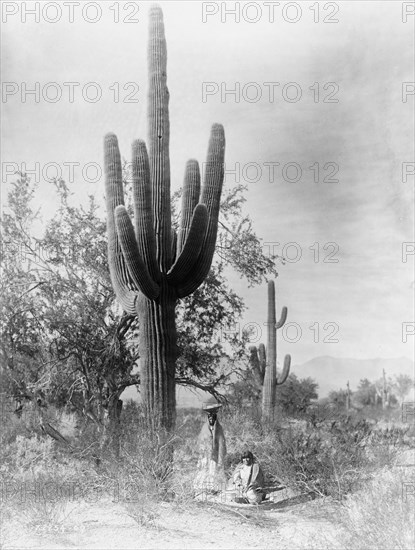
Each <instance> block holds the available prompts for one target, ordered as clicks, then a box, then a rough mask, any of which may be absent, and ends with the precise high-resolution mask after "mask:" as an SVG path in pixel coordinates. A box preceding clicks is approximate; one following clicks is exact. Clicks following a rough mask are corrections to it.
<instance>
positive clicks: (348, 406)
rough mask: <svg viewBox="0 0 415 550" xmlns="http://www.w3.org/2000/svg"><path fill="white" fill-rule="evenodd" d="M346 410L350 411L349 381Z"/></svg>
mask: <svg viewBox="0 0 415 550" xmlns="http://www.w3.org/2000/svg"><path fill="white" fill-rule="evenodd" d="M346 411H347V412H349V411H350V384H349V381H347V390H346Z"/></svg>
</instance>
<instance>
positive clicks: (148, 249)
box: [132, 140, 160, 282]
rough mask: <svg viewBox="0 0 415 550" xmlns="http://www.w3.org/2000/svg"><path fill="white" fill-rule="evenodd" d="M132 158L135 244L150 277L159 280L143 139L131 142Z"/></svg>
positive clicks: (148, 169) (148, 173)
mask: <svg viewBox="0 0 415 550" xmlns="http://www.w3.org/2000/svg"><path fill="white" fill-rule="evenodd" d="M132 159H133V161H132V164H133V166H132V183H133V198H134V220H135V233H136V238H137V246H138V250H139V252H140V255H141V257H142V258H143V259H145V261H146V264H147V266H148V271H149V273H150V275H151V277H152V278H153V279H154V280H155V281H156V282H160V269H159V267H158V265H157V259H156V237H155V234H154V224H153V204H152V195H153V193H152V190H151V178H150V166H149V161H148V154H147V148H146V144H145V143H144V141H142V140H135V141H134V142H133V146H132Z"/></svg>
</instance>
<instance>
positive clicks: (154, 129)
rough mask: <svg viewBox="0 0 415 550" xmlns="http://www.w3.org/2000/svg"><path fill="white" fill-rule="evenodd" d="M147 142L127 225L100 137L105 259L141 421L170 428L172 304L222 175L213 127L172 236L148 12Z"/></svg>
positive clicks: (197, 265)
mask: <svg viewBox="0 0 415 550" xmlns="http://www.w3.org/2000/svg"><path fill="white" fill-rule="evenodd" d="M148 62H149V73H148V74H149V91H148V140H149V145H150V148H149V154H147V148H146V145H145V143H144V141H141V140H136V141H134V143H133V145H132V179H133V195H134V197H133V198H134V224H135V225H134V227H133V224H132V222H131V220H130V217H129V215H128V213H127V210H126V208H125V206H124V195H123V182H122V167H121V158H120V152H119V149H118V142H117V138H116V136H115V135H114V134H108V135H107V136H106V137H105V172H106V200H107V229H108V259H109V267H110V274H111V280H112V284H113V287H114V290H115V293H116V296H117V298H118V300H119V302H120V303H121V305H122V306H123V308H124V309H125V310H126V311H127V312H129V313H132V314H136V315H138V317H139V330H140V343H139V345H140V349H139V351H140V364H141V380H140V386H141V395H142V401H143V405H144V407H145V410H146V413H147V415H148V418H149V419H150V420H151V421H152V422H154V423H155V424H156V425H157V426H161V427H164V428H166V429H171V428H172V427H173V426H174V422H175V411H176V396H175V370H176V367H175V363H176V355H177V351H176V342H177V336H176V324H175V306H176V302H177V300H178V299H180V298H184V297H185V296H188V295H189V294H191V293H192V292H194V291H195V290H196V289H197V288H198V287H199V286H200V285H201V284H202V283H203V281H204V279H205V277H206V276H207V274H208V272H209V269H210V267H211V263H212V258H213V253H214V250H215V244H216V234H217V226H218V217H219V204H220V196H221V191H222V183H223V175H224V151H225V136H224V130H223V127H222V126H221V125H220V124H214V125H213V127H212V131H211V137H210V141H209V147H208V156H207V163H206V167H205V179H204V185H203V189H202V191H201V190H200V172H199V165H198V163H197V161H195V160H189V161H188V163H187V165H186V171H185V178H184V189H183V200H182V214H181V225H180V229H179V234H178V236H176V234H175V232H174V230H173V229H172V225H171V204H170V159H169V111H168V102H169V92H168V89H167V84H166V80H167V77H166V65H167V51H166V41H165V36H164V23H163V14H162V11H161V9H160V7H158V6H153V7H152V8H151V9H150V38H149V47H148Z"/></svg>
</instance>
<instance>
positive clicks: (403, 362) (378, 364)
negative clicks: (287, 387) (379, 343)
mask: <svg viewBox="0 0 415 550" xmlns="http://www.w3.org/2000/svg"><path fill="white" fill-rule="evenodd" d="M383 369H385V373H386V377H387V378H389V377H392V378H393V377H394V376H395V375H397V374H407V375H408V376H411V377H412V378H413V379H415V364H414V362H413V361H411V360H410V359H408V358H407V357H398V358H393V359H380V358H377V359H352V358H339V357H330V356H328V355H323V356H321V357H315V358H314V359H310V361H307V362H306V363H303V364H302V365H293V366H292V369H291V372H292V373H293V374H295V375H296V376H298V377H299V378H307V377H310V378H313V379H314V380H315V381H316V382H317V383H318V395H319V397H326V396H327V395H328V394H329V392H330V391H332V390H338V389H340V388H344V389H346V384H347V381H349V383H350V389H351V390H352V391H354V390H356V388H357V386H358V384H359V381H360V380H361V379H362V378H368V379H369V380H370V381H375V380H378V379H379V378H381V377H382V371H383Z"/></svg>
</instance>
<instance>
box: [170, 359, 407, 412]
mask: <svg viewBox="0 0 415 550" xmlns="http://www.w3.org/2000/svg"><path fill="white" fill-rule="evenodd" d="M383 369H385V372H386V377H387V378H388V377H392V378H393V377H394V376H395V375H397V374H407V375H408V376H411V377H412V378H413V379H414V380H415V364H414V362H413V361H411V360H410V359H408V358H407V357H398V358H392V359H380V358H377V359H353V358H339V357H330V356H328V355H323V356H321V357H315V358H314V359H310V360H309V361H307V362H306V363H303V364H301V365H296V364H293V365H292V367H291V372H292V373H293V374H295V375H296V376H297V377H298V378H308V377H310V378H313V380H315V381H316V382H317V384H318V395H319V397H320V398H321V397H327V395H328V394H329V392H330V391H332V390H338V389H340V388H343V389H346V384H347V381H349V383H350V389H351V390H352V391H354V390H356V388H357V386H358V384H359V381H360V380H361V379H362V378H368V379H369V380H370V381H375V380H378V379H379V378H381V377H382V371H383ZM209 397H210V396H209V395H208V394H206V393H204V392H200V391H196V392H193V391H190V390H189V389H187V388H181V387H179V388H178V391H177V405H178V407H197V408H200V407H201V404H202V403H203V401H207V400H208V399H209Z"/></svg>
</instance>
